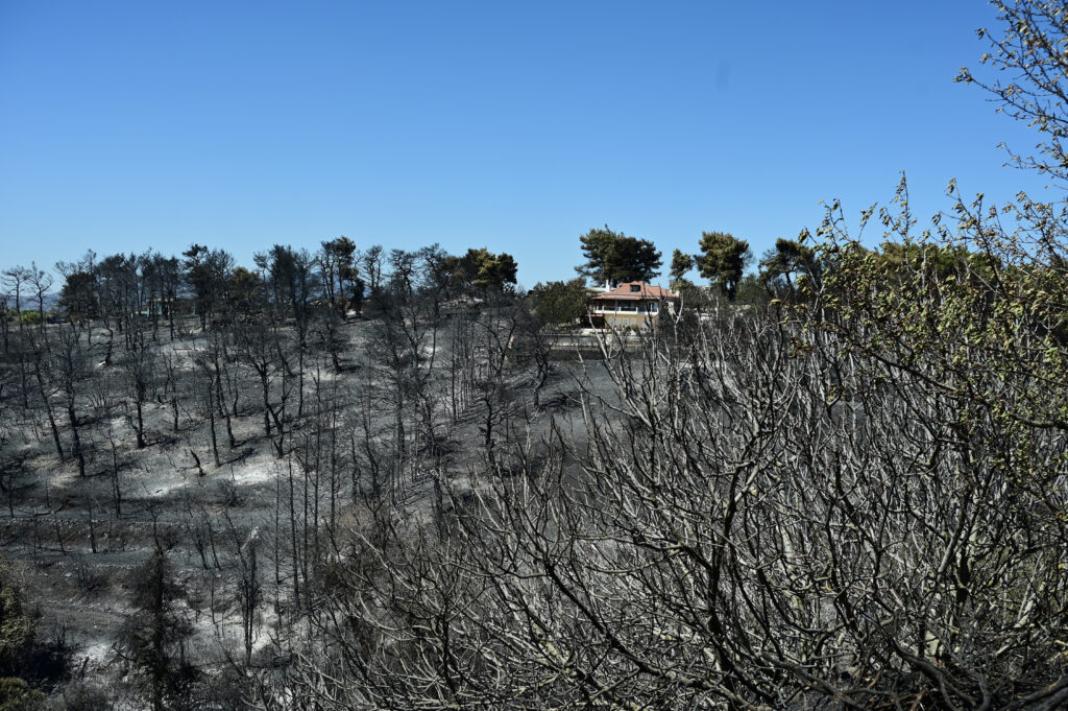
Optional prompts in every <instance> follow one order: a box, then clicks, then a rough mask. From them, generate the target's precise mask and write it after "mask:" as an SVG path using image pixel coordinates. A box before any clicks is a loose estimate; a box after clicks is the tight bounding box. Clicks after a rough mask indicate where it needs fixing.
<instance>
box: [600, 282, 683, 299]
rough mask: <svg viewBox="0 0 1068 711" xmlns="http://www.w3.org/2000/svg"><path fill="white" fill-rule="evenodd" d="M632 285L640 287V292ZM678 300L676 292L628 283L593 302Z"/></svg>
mask: <svg viewBox="0 0 1068 711" xmlns="http://www.w3.org/2000/svg"><path fill="white" fill-rule="evenodd" d="M632 285H633V286H637V287H639V290H638V291H634V290H632V289H631V286H632ZM678 298H679V297H678V294H676V293H675V292H673V291H670V290H668V289H664V288H661V287H659V286H653V285H652V284H648V283H646V282H644V281H626V282H623V283H622V284H620V285H619V286H617V287H616V288H615V289H612V290H611V291H603V292H601V293H599V294H597V295H596V296H594V297H592V299H591V301H661V300H665V299H678Z"/></svg>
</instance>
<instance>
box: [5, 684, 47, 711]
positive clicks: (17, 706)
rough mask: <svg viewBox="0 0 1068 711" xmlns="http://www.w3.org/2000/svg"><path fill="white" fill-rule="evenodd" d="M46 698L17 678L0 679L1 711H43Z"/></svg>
mask: <svg viewBox="0 0 1068 711" xmlns="http://www.w3.org/2000/svg"><path fill="white" fill-rule="evenodd" d="M46 700H47V699H46V697H45V695H44V694H42V693H41V692H39V691H36V690H34V689H31V688H30V687H29V686H28V685H27V684H26V682H25V681H23V680H22V679H19V678H17V677H2V678H0V711H39V710H40V711H43V710H44V708H45V701H46Z"/></svg>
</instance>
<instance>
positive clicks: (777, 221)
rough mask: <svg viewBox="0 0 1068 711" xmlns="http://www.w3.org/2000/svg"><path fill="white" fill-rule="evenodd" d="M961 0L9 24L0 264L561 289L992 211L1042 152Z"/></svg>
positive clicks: (183, 11) (256, 13)
mask: <svg viewBox="0 0 1068 711" xmlns="http://www.w3.org/2000/svg"><path fill="white" fill-rule="evenodd" d="M993 22H994V15H993V11H992V9H991V8H990V7H989V6H987V5H986V4H984V3H982V2H980V1H978V0H976V1H974V2H971V1H969V2H960V1H953V2H938V3H932V2H929V1H927V2H919V1H916V2H913V1H908V2H895V3H873V2H836V3H831V2H805V3H792V2H791V3H786V2H782V3H743V2H671V1H666V0H665V1H660V2H640V3H639V2H625V1H623V2H611V3H609V2H603V3H602V2H575V1H572V2H555V1H548V2H538V3H533V2H530V3H513V2H500V1H498V2H426V3H416V2H396V1H395V2H375V3H370V2H356V1H353V2H300V3H289V4H281V3H272V2H255V3H251V2H250V3H240V2H204V3H200V2H182V3H154V2H91V3H90V2H40V1H38V0H25V1H22V0H0V247H2V250H0V266H7V265H10V264H15V263H28V262H30V261H31V260H36V261H37V262H38V263H39V264H48V265H51V264H53V263H54V262H55V261H57V260H70V259H73V258H76V257H78V256H80V255H81V254H82V253H83V252H84V251H85V250H86V249H87V248H90V247H91V248H93V249H94V250H95V251H96V252H97V253H98V254H108V253H113V252H118V251H125V252H129V251H143V250H145V249H147V248H154V249H157V250H159V251H162V252H165V253H177V252H180V251H181V250H182V249H184V248H185V247H186V246H187V245H188V244H189V243H191V242H194V241H196V242H201V243H207V244H209V245H211V246H216V247H224V248H226V249H228V250H229V251H231V252H232V253H233V254H234V255H235V256H236V257H237V258H238V260H239V261H242V262H248V261H250V260H251V255H252V254H253V253H254V252H256V251H258V250H262V249H265V248H266V247H268V246H270V245H271V244H273V243H288V244H293V245H299V246H305V247H308V248H314V247H316V246H317V245H318V244H319V242H320V241H322V240H326V239H331V238H333V237H336V236H338V235H341V234H344V235H348V236H349V237H351V238H352V239H354V240H356V242H357V243H358V244H359V245H360V246H368V245H370V244H373V243H381V244H383V245H385V246H387V247H404V248H415V247H418V246H422V245H425V244H429V243H432V242H438V243H440V244H441V245H442V246H443V247H445V248H446V249H448V250H449V251H452V252H460V251H463V250H465V249H466V248H467V247H470V246H488V247H489V248H490V249H491V250H494V251H501V250H503V251H508V252H511V253H512V254H514V255H515V256H516V258H517V259H518V261H519V264H520V281H521V282H522V283H523V284H525V285H527V286H531V285H533V284H534V283H535V282H536V281H540V280H546V279H554V278H570V277H571V276H572V275H573V270H572V268H573V266H574V265H575V264H576V263H578V261H579V249H578V236H579V234H581V233H583V232H585V231H586V230H587V229H589V228H591V227H595V226H601V225H604V224H606V223H607V224H608V225H609V226H610V227H612V228H613V229H616V230H621V231H624V232H626V233H628V234H632V235H636V236H639V237H644V238H648V239H652V240H654V241H655V242H656V244H657V246H658V247H659V248H660V249H661V250H662V251H663V253H664V256H665V266H666V262H667V260H668V259H669V258H670V253H671V250H672V249H673V248H675V247H680V248H682V249H685V250H686V251H691V252H692V251H695V250H696V243H697V240H698V238H699V236H700V233H701V231H702V230H724V231H730V232H733V233H734V234H735V235H737V236H739V237H743V238H746V239H748V240H749V241H750V243H751V245H752V247H753V251H754V252H755V253H756V254H757V255H759V253H760V252H762V251H763V250H764V249H766V248H767V247H769V246H770V245H771V244H772V243H773V242H774V240H775V238H776V237H780V236H789V237H793V236H795V235H796V234H797V233H798V231H799V230H800V228H802V227H803V226H806V225H807V226H815V225H816V224H817V223H818V222H819V219H820V217H821V215H822V211H821V208H820V202H821V201H829V200H831V199H833V198H840V199H841V200H842V201H843V203H844V204H845V206H846V208H847V210H848V211H849V213H850V214H853V215H855V214H856V213H857V212H859V210H860V209H861V208H863V207H865V206H867V205H869V204H871V203H872V202H875V201H883V200H886V199H888V198H889V197H890V196H891V195H892V193H893V190H894V187H895V185H896V183H897V179H898V175H899V173H900V172H901V171H905V172H906V173H907V175H908V177H909V180H910V184H911V191H912V195H913V202H914V206H915V207H916V208H917V209H918V210H919V211H920V212H921V213H930V212H933V211H935V210H939V209H942V208H945V207H946V201H945V198H944V196H943V195H944V193H943V190H944V187H945V184H946V183H947V182H948V180H949V179H950V178H951V177H956V178H957V179H958V181H959V183H960V186H961V188H962V189H963V190H965V191H966V192H976V191H983V192H985V193H986V194H987V195H989V196H991V197H993V198H995V199H1004V198H1007V197H1011V196H1012V195H1013V194H1015V192H1016V191H1017V190H1019V189H1020V188H1027V189H1029V190H1032V191H1035V192H1036V193H1039V194H1041V190H1042V187H1043V186H1042V184H1041V182H1039V181H1038V180H1037V179H1036V178H1034V177H1032V176H1030V175H1029V174H1025V173H1021V172H1019V171H1015V170H1013V169H1010V168H1005V167H1003V164H1004V162H1005V155H1004V153H1002V152H1001V151H999V149H998V148H997V144H998V143H999V142H1000V141H1007V142H1008V143H1009V144H1010V145H1011V146H1013V147H1014V148H1017V149H1021V150H1026V149H1029V148H1030V146H1032V145H1033V144H1034V143H1035V142H1036V137H1035V136H1034V135H1032V134H1031V133H1029V132H1028V131H1027V130H1026V128H1024V127H1022V126H1019V125H1017V124H1015V123H1013V122H1012V121H1011V120H1009V119H1008V118H1006V117H1004V116H999V115H996V114H995V113H994V108H993V106H992V105H990V104H989V103H988V102H987V100H986V97H985V96H984V95H983V94H982V93H981V92H980V91H979V90H978V89H975V88H971V87H966V86H963V85H957V84H954V83H953V77H954V75H955V74H956V72H957V70H958V69H959V67H960V66H961V65H964V64H968V65H969V66H972V67H974V66H975V65H976V64H977V62H976V58H977V57H978V55H979V54H980V53H981V52H982V51H983V50H984V49H985V47H984V46H983V45H982V44H981V43H980V41H979V40H978V39H977V38H976V36H975V32H974V31H975V29H976V28H977V27H979V26H982V25H990V24H992V23H993Z"/></svg>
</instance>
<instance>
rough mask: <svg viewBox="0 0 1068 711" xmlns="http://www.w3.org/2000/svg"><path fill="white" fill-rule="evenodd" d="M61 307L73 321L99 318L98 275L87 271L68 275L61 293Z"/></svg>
mask: <svg viewBox="0 0 1068 711" xmlns="http://www.w3.org/2000/svg"><path fill="white" fill-rule="evenodd" d="M59 305H60V308H62V309H63V310H64V311H66V313H67V318H69V319H70V320H72V321H90V320H92V319H95V318H98V317H99V315H100V309H99V308H98V306H97V283H96V275H95V274H93V273H91V272H87V271H75V272H71V273H69V274H67V277H66V281H65V282H64V283H63V288H62V290H61V291H60V293H59Z"/></svg>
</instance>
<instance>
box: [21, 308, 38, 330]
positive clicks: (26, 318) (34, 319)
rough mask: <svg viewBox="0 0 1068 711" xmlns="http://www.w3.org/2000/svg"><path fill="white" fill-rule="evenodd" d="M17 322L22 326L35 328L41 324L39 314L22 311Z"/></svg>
mask: <svg viewBox="0 0 1068 711" xmlns="http://www.w3.org/2000/svg"><path fill="white" fill-rule="evenodd" d="M19 321H20V322H21V323H22V325H23V326H37V325H39V324H40V323H41V312H40V311H23V312H22V313H21V314H19Z"/></svg>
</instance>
